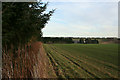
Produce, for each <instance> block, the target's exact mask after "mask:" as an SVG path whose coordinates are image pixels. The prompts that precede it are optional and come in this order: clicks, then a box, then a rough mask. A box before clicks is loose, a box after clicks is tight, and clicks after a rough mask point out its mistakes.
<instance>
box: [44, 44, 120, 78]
mask: <svg viewBox="0 0 120 80" xmlns="http://www.w3.org/2000/svg"><path fill="white" fill-rule="evenodd" d="M44 49H45V51H46V54H47V56H48V58H49V60H50V62H51V64H52V66H53V69H54V71H55V73H56V76H57V77H59V78H117V77H118V71H119V70H118V66H117V65H118V45H117V44H44Z"/></svg>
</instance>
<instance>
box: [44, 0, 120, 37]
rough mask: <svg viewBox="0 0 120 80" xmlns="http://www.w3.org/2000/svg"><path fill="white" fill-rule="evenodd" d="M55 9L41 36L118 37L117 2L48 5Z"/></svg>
mask: <svg viewBox="0 0 120 80" xmlns="http://www.w3.org/2000/svg"><path fill="white" fill-rule="evenodd" d="M48 7H49V8H48V9H54V8H57V10H56V11H55V13H54V15H53V16H52V17H51V21H50V22H49V23H48V24H47V25H46V27H45V28H44V29H43V36H58V37H85V36H99V37H104V36H114V37H117V36H118V25H117V23H118V19H117V18H118V11H117V10H118V9H117V8H118V4H117V2H97V3H96V2H78V3H77V2H72V3H71V2H68V3H64V2H62V3H57V2H56V3H50V5H49V6H48Z"/></svg>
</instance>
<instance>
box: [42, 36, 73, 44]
mask: <svg viewBox="0 0 120 80" xmlns="http://www.w3.org/2000/svg"><path fill="white" fill-rule="evenodd" d="M42 42H43V43H73V40H72V38H64V37H42Z"/></svg>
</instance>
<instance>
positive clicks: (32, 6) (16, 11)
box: [2, 2, 54, 49]
mask: <svg viewBox="0 0 120 80" xmlns="http://www.w3.org/2000/svg"><path fill="white" fill-rule="evenodd" d="M2 4H3V5H2V41H3V48H4V47H5V45H7V47H8V49H9V48H10V46H11V45H13V46H14V47H18V46H19V45H25V44H26V43H27V42H29V41H30V39H31V38H32V37H33V36H34V37H37V38H38V37H41V36H42V32H41V29H42V28H44V27H45V25H46V23H47V22H48V21H49V19H50V16H52V14H53V13H54V10H52V11H49V12H48V13H43V12H44V11H46V8H47V4H48V3H45V4H44V3H43V2H27V3H26V2H22V3H20V2H7V3H6V2H5V3H4V2H3V3H2Z"/></svg>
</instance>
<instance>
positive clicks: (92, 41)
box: [42, 37, 99, 44]
mask: <svg viewBox="0 0 120 80" xmlns="http://www.w3.org/2000/svg"><path fill="white" fill-rule="evenodd" d="M42 42H43V43H49V44H52V43H80V44H98V43H99V41H98V40H97V39H91V38H72V37H42Z"/></svg>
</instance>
